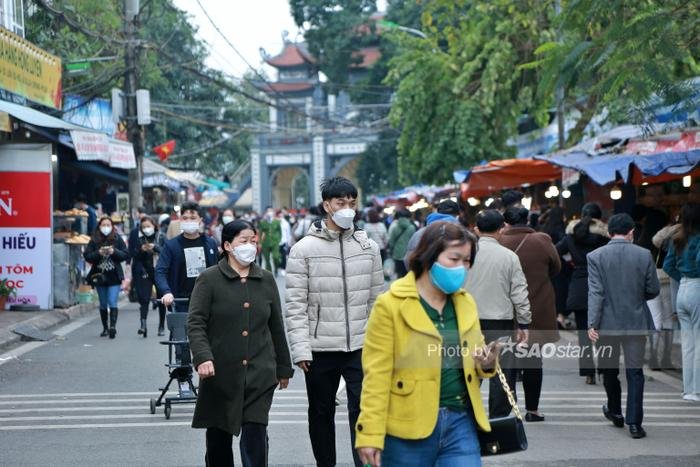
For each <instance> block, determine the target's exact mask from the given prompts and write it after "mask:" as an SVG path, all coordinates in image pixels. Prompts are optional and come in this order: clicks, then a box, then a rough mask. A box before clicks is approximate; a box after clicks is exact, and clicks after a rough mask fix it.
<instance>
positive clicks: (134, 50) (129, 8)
mask: <svg viewBox="0 0 700 467" xmlns="http://www.w3.org/2000/svg"><path fill="white" fill-rule="evenodd" d="M124 10H125V14H124V18H125V19H124V33H125V36H126V41H127V44H126V50H125V54H124V58H125V62H126V63H125V64H126V72H125V73H124V99H125V100H126V128H127V131H126V133H127V137H128V139H129V141H130V142H131V144H132V145H133V146H134V157H135V159H136V168H134V169H130V170H129V208H130V209H131V212H133V210H134V209H135V208H137V207H139V206H141V205H142V204H143V191H142V186H141V185H142V183H143V156H144V153H145V148H144V144H145V142H144V134H143V127H142V126H141V125H139V123H138V120H137V110H136V89H137V88H138V76H137V71H138V70H137V64H138V58H139V48H140V44H139V39H138V34H137V32H138V11H139V1H138V0H125V8H124Z"/></svg>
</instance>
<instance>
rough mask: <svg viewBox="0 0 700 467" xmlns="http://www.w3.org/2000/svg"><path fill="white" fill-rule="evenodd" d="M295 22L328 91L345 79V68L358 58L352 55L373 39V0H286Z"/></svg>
mask: <svg viewBox="0 0 700 467" xmlns="http://www.w3.org/2000/svg"><path fill="white" fill-rule="evenodd" d="M289 6H290V10H291V13H292V16H293V17H294V21H295V22H296V24H297V25H298V26H299V27H301V28H303V29H304V38H305V39H306V41H307V43H308V46H309V51H310V52H311V54H312V55H313V56H314V58H315V59H316V60H317V63H318V65H319V68H320V69H321V70H322V71H323V73H324V74H325V75H326V76H327V77H328V87H329V90H330V92H331V93H336V89H335V86H339V85H343V84H346V83H347V82H348V70H349V69H350V67H351V65H353V64H355V63H357V62H359V61H360V57H358V56H357V55H355V54H353V53H354V52H356V51H357V50H359V49H360V48H361V47H363V46H364V45H367V44H368V43H371V42H372V41H373V28H374V26H373V23H372V22H370V21H369V18H370V16H371V14H372V13H374V12H375V11H376V2H375V1H374V0H343V1H339V0H289Z"/></svg>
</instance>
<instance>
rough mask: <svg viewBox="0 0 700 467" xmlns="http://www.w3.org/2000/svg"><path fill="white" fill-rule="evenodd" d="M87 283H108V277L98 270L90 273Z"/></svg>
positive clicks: (93, 284) (99, 284)
mask: <svg viewBox="0 0 700 467" xmlns="http://www.w3.org/2000/svg"><path fill="white" fill-rule="evenodd" d="M87 283H88V284H90V285H91V286H93V287H98V286H101V285H105V284H106V283H107V277H106V276H105V275H104V274H103V273H101V272H96V273H94V274H90V275H88V277H87Z"/></svg>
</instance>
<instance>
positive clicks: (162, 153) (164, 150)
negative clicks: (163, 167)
mask: <svg viewBox="0 0 700 467" xmlns="http://www.w3.org/2000/svg"><path fill="white" fill-rule="evenodd" d="M174 150H175V140H174V139H171V140H170V141H166V142H165V143H163V144H161V145H158V146H156V147H154V148H153V152H155V153H156V155H157V156H158V159H160V160H161V161H163V162H165V161H166V160H167V159H168V156H169V155H170V154H172V153H173V151H174Z"/></svg>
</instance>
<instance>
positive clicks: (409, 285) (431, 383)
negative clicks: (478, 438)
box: [355, 272, 495, 449]
mask: <svg viewBox="0 0 700 467" xmlns="http://www.w3.org/2000/svg"><path fill="white" fill-rule="evenodd" d="M451 298H452V301H453V303H454V307H455V313H456V315H457V323H458V331H459V336H460V341H461V347H462V351H461V352H460V353H461V356H462V368H463V370H464V380H465V381H464V382H465V384H466V386H467V392H468V393H469V401H470V405H471V409H470V410H469V411H468V412H469V414H470V416H471V415H472V414H473V416H474V420H475V424H476V425H477V426H478V428H479V430H481V431H491V426H490V425H489V420H488V417H487V415H486V411H485V410H484V405H483V402H482V400H481V393H480V391H479V385H480V384H481V379H482V378H490V377H492V376H493V375H494V374H495V370H490V371H486V370H484V369H482V368H481V366H480V365H478V364H476V363H475V362H474V359H473V358H472V354H473V353H474V352H475V350H476V349H477V348H480V347H482V346H483V345H484V336H483V335H482V333H481V327H480V325H479V315H478V313H477V309H476V304H475V303H474V299H472V297H471V296H470V295H469V294H468V293H466V292H465V291H464V290H462V289H460V290H459V291H457V292H455V293H454V294H452V296H451ZM441 344H442V337H441V336H440V333H439V332H438V330H437V329H436V328H435V325H434V324H433V322H432V321H431V320H430V318H429V317H428V314H427V313H426V312H425V310H424V309H423V306H422V305H421V303H420V297H419V295H418V289H417V288H416V278H415V276H414V274H413V272H409V273H408V274H407V275H406V276H404V277H403V278H401V279H399V280H397V281H396V282H394V283H393V284H391V289H390V290H389V292H387V293H385V294H382V295H381V296H380V297H379V299H378V300H377V303H376V304H375V306H374V309H373V310H372V316H371V317H370V320H369V326H368V328H367V341H366V343H365V348H364V350H363V351H362V369H363V371H364V379H363V382H362V396H361V397H360V417H359V419H358V421H357V425H356V429H355V432H356V441H355V445H356V447H374V448H378V449H383V448H384V439H385V437H386V435H391V436H395V437H398V438H402V439H410V440H418V439H424V438H427V437H428V436H429V435H430V433H432V432H433V430H434V429H435V424H436V423H437V417H438V409H439V405H440V376H441V373H440V372H441V368H442V352H439V351H434V349H439V348H440V346H441Z"/></svg>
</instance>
